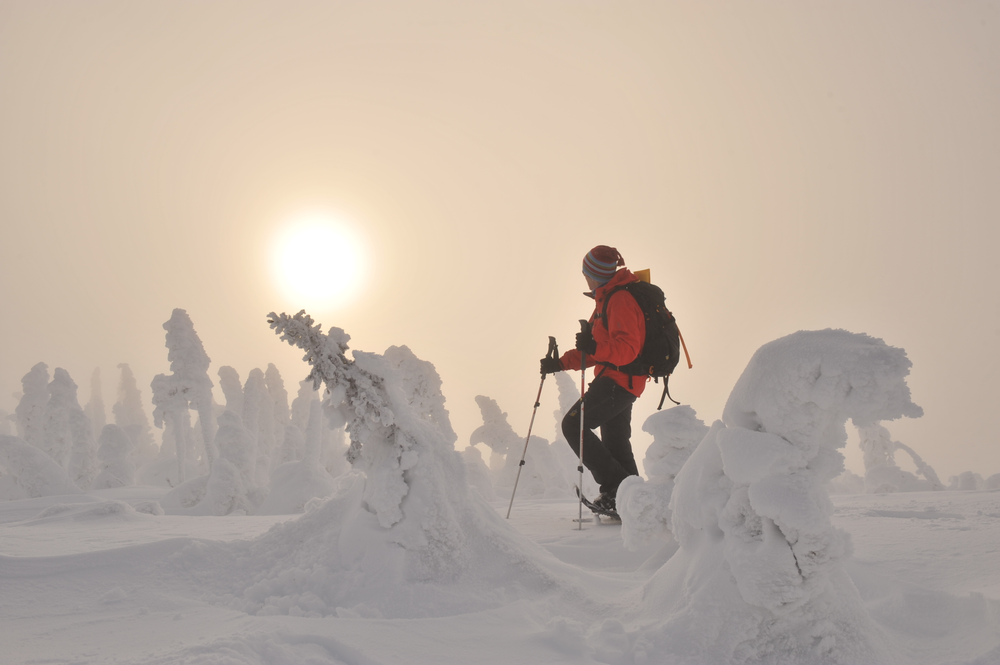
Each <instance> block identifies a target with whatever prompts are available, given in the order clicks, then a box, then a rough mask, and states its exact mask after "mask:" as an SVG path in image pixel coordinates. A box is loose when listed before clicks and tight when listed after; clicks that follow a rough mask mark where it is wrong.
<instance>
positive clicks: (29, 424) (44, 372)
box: [14, 363, 49, 448]
mask: <svg viewBox="0 0 1000 665" xmlns="http://www.w3.org/2000/svg"><path fill="white" fill-rule="evenodd" d="M21 386H22V395H21V400H20V402H18V405H17V408H16V409H14V414H15V416H16V418H17V434H18V436H19V437H21V438H22V439H24V440H25V441H27V442H28V443H30V444H31V445H33V446H37V447H39V448H42V446H43V445H44V439H45V434H44V425H43V422H44V419H45V405H46V404H47V403H48V401H49V368H48V365H46V364H45V363H38V364H37V365H35V366H34V367H32V368H31V371H29V372H28V373H27V374H25V375H24V376H23V377H21Z"/></svg>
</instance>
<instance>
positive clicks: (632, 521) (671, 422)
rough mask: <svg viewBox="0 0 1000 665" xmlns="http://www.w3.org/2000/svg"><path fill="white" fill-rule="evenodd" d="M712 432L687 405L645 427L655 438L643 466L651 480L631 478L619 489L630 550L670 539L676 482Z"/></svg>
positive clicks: (653, 418) (653, 417) (664, 413)
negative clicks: (693, 454) (699, 446)
mask: <svg viewBox="0 0 1000 665" xmlns="http://www.w3.org/2000/svg"><path fill="white" fill-rule="evenodd" d="M708 429H709V428H708V426H707V425H705V423H704V422H702V421H701V419H699V418H698V415H697V414H696V413H695V410H694V409H692V408H691V407H690V406H686V405H685V406H675V407H674V408H672V409H667V410H666V411H657V412H656V413H654V414H653V415H651V416H650V417H649V418H647V419H646V422H644V423H643V424H642V430H643V431H644V432H648V433H649V434H652V435H653V443H651V444H650V446H649V448H647V449H646V457H645V459H644V460H643V463H642V466H643V469H644V470H645V472H646V476H647V477H648V480H643V479H642V478H641V477H640V476H629V477H628V478H626V479H625V480H624V481H622V484H621V486H619V488H618V496H617V506H618V514H619V515H621V518H622V539H623V540H624V542H625V546H626V547H628V548H629V549H632V550H636V549H638V548H639V547H641V546H643V545H645V544H647V543H649V542H650V541H652V540H654V539H656V538H665V539H669V538H670V523H671V515H672V513H671V511H670V507H669V505H670V496H671V495H672V494H673V492H674V480H675V479H676V478H677V474H678V473H679V472H680V470H681V468H682V467H683V466H684V463H685V462H687V460H688V458H689V457H690V456H691V453H693V452H694V449H695V448H697V447H698V444H699V443H701V440H702V439H704V438H705V435H706V434H708Z"/></svg>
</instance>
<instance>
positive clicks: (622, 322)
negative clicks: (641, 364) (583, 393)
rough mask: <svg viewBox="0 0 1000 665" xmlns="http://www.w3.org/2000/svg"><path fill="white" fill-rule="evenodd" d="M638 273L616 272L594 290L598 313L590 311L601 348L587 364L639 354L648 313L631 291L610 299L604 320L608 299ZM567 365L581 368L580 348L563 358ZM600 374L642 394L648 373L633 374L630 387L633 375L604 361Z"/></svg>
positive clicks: (623, 362)
mask: <svg viewBox="0 0 1000 665" xmlns="http://www.w3.org/2000/svg"><path fill="white" fill-rule="evenodd" d="M635 281H637V280H636V277H635V275H633V274H632V273H631V271H629V269H628V268H622V269H621V270H619V271H618V272H616V273H615V276H614V277H612V278H611V280H610V281H608V282H607V283H606V284H604V285H602V286H599V287H597V290H596V291H595V292H594V301H595V302H594V313H593V314H591V315H590V325H591V330H592V331H593V333H594V341H595V342H597V351H596V352H595V353H594V354H593V355H588V356H587V367H593V366H594V365H596V364H597V363H601V362H606V363H611V364H612V365H618V366H621V365H627V364H629V363H630V362H632V361H633V360H635V359H636V358H637V357H638V356H639V352H640V351H642V345H643V344H644V343H645V341H646V317H645V316H643V313H642V309H641V308H640V307H639V304H638V303H637V302H636V301H635V298H633V297H632V294H631V293H629V292H628V291H619V292H618V293H616V294H614V296H612V298H611V300H610V301H609V302H608V321H607V323H608V325H607V326H605V325H604V322H603V321H601V314H602V312H603V311H604V301H605V299H606V298H607V295H608V293H610V292H611V291H612V290H613V289H614V288H615V287H617V286H622V285H624V284H629V283H631V282H635ZM559 362H560V363H562V368H563V369H577V370H578V369H580V352H579V351H578V350H576V349H571V350H569V351H567V352H566V353H564V354H563V355H562V357H561V358H560V359H559ZM596 376H606V377H608V378H610V379H611V380H612V381H614V382H615V383H617V384H618V385H620V386H621V387H622V388H624V389H625V390H627V391H629V392H630V393H632V394H633V395H635V396H636V397H638V396H640V395H642V391H643V390H644V389H645V388H646V381H648V380H649V379H648V377H642V376H633V377H631V379H632V387H631V388H629V375H628V374H624V373H622V372H619V371H618V370H616V369H611V368H610V367H607V366H605V365H601V366H600V368H599V369H598V370H597V373H596Z"/></svg>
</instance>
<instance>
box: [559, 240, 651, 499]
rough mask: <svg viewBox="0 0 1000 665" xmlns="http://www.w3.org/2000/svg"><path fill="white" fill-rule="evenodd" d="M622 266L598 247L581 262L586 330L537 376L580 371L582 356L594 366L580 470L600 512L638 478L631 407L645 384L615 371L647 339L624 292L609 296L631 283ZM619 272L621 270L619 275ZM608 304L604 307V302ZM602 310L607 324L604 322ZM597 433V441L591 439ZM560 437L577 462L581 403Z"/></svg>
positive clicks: (564, 423)
mask: <svg viewBox="0 0 1000 665" xmlns="http://www.w3.org/2000/svg"><path fill="white" fill-rule="evenodd" d="M624 265H625V260H624V259H623V258H622V255H621V254H620V253H619V252H618V250H617V249H615V248H614V247H608V246H606V245H598V246H597V247H594V248H593V249H592V250H590V251H589V252H587V255H586V256H585V257H584V259H583V276H584V277H585V278H586V280H587V287H588V288H589V289H590V291H588V292H587V293H585V294H584V295H586V296H588V297H590V298H593V299H594V313H593V314H591V316H590V326H589V330H588V331H585V332H579V333H577V335H576V348H575V349H572V350H570V351H567V352H566V353H564V354H563V355H562V357H561V358H543V359H542V360H541V369H542V374H550V373H554V372H560V371H563V370H571V369H575V370H579V369H580V360H581V354H586V366H587V367H594V366H595V365H596V366H599V368H600V369H598V370H597V372H596V376H595V377H594V380H593V381H592V382H591V383H590V388H589V389H588V390H587V392H586V394H585V395H584V396H583V399H584V433H583V436H584V444H583V445H584V454H583V464H584V465H585V466H586V467H587V468H588V469H590V472H591V473H592V474H593V475H594V480H596V481H597V482H598V483H599V484H600V491H601V493H600V496H598V497H597V499H595V500H594V502H593V503H594V505H595V506H597V507H598V508H600V509H601V510H606V511H611V512H616V506H615V495H616V494H617V492H618V485H620V484H621V482H622V481H623V480H625V478H626V477H628V476H637V475H639V469H638V468H637V467H636V463H635V456H634V455H633V454H632V443H631V441H630V439H631V436H632V404H633V402H635V400H636V398H637V397H639V396H640V395H642V391H643V390H644V389H645V387H646V380H647V378H646V377H644V376H630V375H628V374H625V373H623V372H620V371H618V370H617V369H616V367H620V366H623V365H627V364H629V363H631V362H632V361H634V360H635V359H636V358H637V357H638V355H639V353H640V351H642V347H643V343H644V342H645V337H646V324H645V319H644V316H643V312H642V309H641V308H640V307H639V305H638V303H637V302H636V300H635V298H634V297H633V296H632V294H631V293H629V292H628V291H626V290H619V291H616V292H615V293H614V294H611V292H612V291H613V290H614V289H615V288H616V287H620V286H623V285H625V284H629V283H631V282H635V281H636V277H635V275H633V274H632V272H631V271H629V269H628V268H625V267H624ZM619 266H621V269H620V270H619ZM609 295H610V296H611V297H610V300H608V301H607V303H605V300H607V299H608V296H609ZM605 304H606V305H607V307H606V311H607V318H606V320H602V319H604V314H603V313H604V312H605ZM598 427H599V428H600V429H601V436H600V438H598V437H597V435H596V434H595V433H594V430H595V429H597V428H598ZM562 429H563V434H564V435H565V436H566V440H567V441H568V442H569V445H570V446H571V447H572V448H573V451H574V452H575V453H576V454H577V456H578V457H579V455H580V402H579V401H577V402H576V404H574V405H573V407H572V408H571V409H570V410H569V411H568V412H567V413H566V415H565V417H564V418H563V421H562Z"/></svg>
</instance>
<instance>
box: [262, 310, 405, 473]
mask: <svg viewBox="0 0 1000 665" xmlns="http://www.w3.org/2000/svg"><path fill="white" fill-rule="evenodd" d="M267 321H268V323H269V324H270V325H271V328H272V329H273V330H274V331H275V333H276V334H278V335H280V337H281V339H282V341H285V342H288V343H289V344H291V345H292V346H297V347H298V348H300V349H302V350H303V351H305V352H306V353H305V356H303V358H302V359H303V360H305V361H306V362H307V363H309V365H310V366H311V367H312V370H311V371H310V372H309V376H308V379H309V380H312V382H313V387H314V388H319V386H320V384H321V383H322V384H324V385H325V386H326V389H327V391H328V395H327V400H328V403H329V404H330V406H332V407H333V408H338V407H340V405H341V404H342V405H344V406H345V407H349V415H348V425H347V429H348V431H349V432H350V435H351V447H350V449H349V450H348V451H347V459H348V461H350V462H351V464H353V463H354V462H355V461H356V460H357V459H358V456H359V455H360V453H361V448H362V446H363V445H364V443H365V442H366V441H367V440H368V439H369V437H371V435H372V434H373V433H374V432H375V431H376V430H379V429H380V428H388V429H389V430H390V432H388V438H389V440H396V436H395V434H396V433H395V418H394V416H393V412H392V410H391V409H390V408H389V404H388V398H387V397H386V395H385V388H384V386H383V381H382V379H381V378H380V377H378V376H376V375H374V374H372V373H370V372H368V371H365V370H364V369H362V368H360V367H358V366H357V365H356V364H355V362H354V361H353V360H349V359H348V358H347V356H346V355H345V353H346V351H347V349H348V346H347V342H348V341H350V339H351V336H350V335H348V334H347V333H345V332H344V331H343V330H341V329H340V328H331V329H330V331H329V332H327V333H323V331H322V326H321V325H320V324H318V323H314V322H313V319H312V317H311V316H309V315H308V314H306V312H305V310H302V311H300V312H299V313H298V314H295V315H294V316H289V315H288V314H285V313H281V314H280V315H279V314H275V313H274V312H271V313H270V314H269V315H268V319H267ZM401 452H402V451H401Z"/></svg>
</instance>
